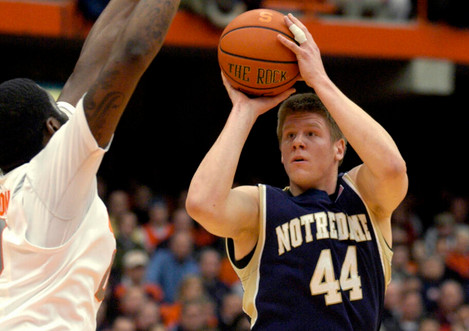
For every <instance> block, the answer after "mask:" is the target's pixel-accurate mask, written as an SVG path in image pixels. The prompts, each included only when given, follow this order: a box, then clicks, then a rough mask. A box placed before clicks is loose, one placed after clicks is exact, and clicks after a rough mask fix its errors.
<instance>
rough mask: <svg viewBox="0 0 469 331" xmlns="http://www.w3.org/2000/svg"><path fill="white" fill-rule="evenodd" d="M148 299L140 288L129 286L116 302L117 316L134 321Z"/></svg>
mask: <svg viewBox="0 0 469 331" xmlns="http://www.w3.org/2000/svg"><path fill="white" fill-rule="evenodd" d="M148 300H149V299H148V297H147V296H146V293H145V290H144V289H143V288H142V287H141V286H131V287H129V288H127V289H126V291H125V293H124V295H123V296H122V297H121V298H120V299H119V300H118V304H119V312H120V314H119V316H125V317H128V318H130V319H132V321H135V320H136V318H137V316H138V314H139V312H140V311H141V310H142V309H143V307H144V306H145V305H146V304H147V303H148Z"/></svg>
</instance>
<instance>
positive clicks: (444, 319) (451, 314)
mask: <svg viewBox="0 0 469 331" xmlns="http://www.w3.org/2000/svg"><path fill="white" fill-rule="evenodd" d="M463 304H464V291H463V287H462V286H461V284H460V283H458V282H457V281H455V280H446V281H444V282H443V283H442V284H441V287H440V296H439V299H438V307H437V310H436V316H437V317H438V320H439V322H440V324H441V326H442V327H446V328H449V327H451V324H452V323H453V322H455V320H456V318H457V312H458V310H459V309H460V308H461V306H462V305H463Z"/></svg>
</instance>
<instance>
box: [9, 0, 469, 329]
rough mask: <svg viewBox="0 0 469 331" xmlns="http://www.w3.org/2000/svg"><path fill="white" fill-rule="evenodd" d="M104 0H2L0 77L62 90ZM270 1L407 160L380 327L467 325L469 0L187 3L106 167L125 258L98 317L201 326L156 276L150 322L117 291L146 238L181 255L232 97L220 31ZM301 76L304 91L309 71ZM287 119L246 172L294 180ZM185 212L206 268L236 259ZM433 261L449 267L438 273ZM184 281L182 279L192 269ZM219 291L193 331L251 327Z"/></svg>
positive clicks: (258, 128) (263, 141) (103, 172)
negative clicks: (298, 27) (209, 262)
mask: <svg viewBox="0 0 469 331" xmlns="http://www.w3.org/2000/svg"><path fill="white" fill-rule="evenodd" d="M106 4H107V1H105V0H47V1H46V0H43V1H41V0H29V1H25V0H22V1H19V0H18V1H12V0H0V47H1V50H2V62H1V64H0V81H4V80H7V79H10V78H14V77H29V78H32V79H34V80H36V81H37V82H38V83H40V84H41V85H43V86H44V87H47V88H49V89H50V90H51V91H54V92H55V93H58V91H60V88H61V86H62V85H63V84H64V82H65V81H66V79H67V78H68V75H69V74H70V73H71V72H72V69H73V67H74V64H75V61H76V60H77V58H78V54H79V52H80V49H81V45H82V42H83V40H84V38H85V36H86V34H87V32H88V31H89V29H90V26H91V24H92V23H93V21H94V20H95V19H96V17H97V16H98V15H99V13H100V12H101V11H102V9H103V8H104V6H105V5H106ZM259 7H264V8H271V9H275V10H278V11H281V12H284V13H287V12H291V13H293V14H294V15H296V16H297V17H298V18H299V19H300V20H301V21H302V22H304V24H305V25H306V26H307V27H308V29H309V30H310V32H311V33H312V35H313V37H314V38H315V40H316V42H317V44H318V46H319V48H320V49H321V52H322V55H323V61H324V64H325V67H326V71H327V72H328V74H329V76H330V77H331V78H332V80H333V81H334V82H335V83H336V85H338V86H339V88H341V89H342V91H343V92H344V93H345V94H346V95H348V96H349V97H350V98H351V99H352V100H354V101H355V102H357V103H358V104H359V105H360V106H362V108H364V109H365V110H366V111H367V112H368V113H369V114H370V115H371V116H372V117H374V118H375V119H376V120H377V121H378V122H379V123H381V124H382V125H383V126H384V127H385V128H386V129H387V130H388V131H389V132H390V134H391V135H392V136H393V138H394V139H395V141H396V143H397V145H398V146H399V148H400V150H401V153H402V154H403V156H404V158H405V160H406V161H407V166H408V174H409V179H410V187H409V194H408V197H407V199H406V200H405V201H404V202H403V204H402V206H400V208H399V210H398V211H396V213H395V216H394V225H393V232H394V251H395V261H393V263H394V264H393V272H394V278H393V283H392V286H391V287H392V290H391V291H390V293H393V294H390V295H389V299H388V297H387V300H388V301H389V302H387V308H386V316H385V323H384V324H383V330H386V331H392V330H409V331H410V330H469V308H468V306H466V303H467V302H468V301H467V299H468V298H469V290H468V289H469V287H468V285H469V234H468V233H469V232H468V230H467V228H468V224H469V223H468V222H469V200H468V196H469V194H468V191H467V187H468V186H469V180H468V178H467V175H466V173H467V170H468V169H469V165H468V161H467V131H468V125H469V114H468V112H469V106H468V103H467V95H468V89H469V2H468V1H463V0H244V1H243V0H182V1H181V7H180V10H179V12H178V14H177V16H176V18H175V20H174V22H173V24H172V26H171V28H170V31H169V33H168V36H167V38H166V42H165V44H164V46H163V48H162V50H161V52H160V54H159V55H158V56H157V57H156V59H155V60H154V62H153V63H152V65H151V66H150V68H149V69H148V71H147V72H146V73H145V74H144V76H143V78H142V80H141V82H140V84H139V85H138V87H137V90H136V92H135V94H134V96H133V97H132V99H131V101H130V104H129V106H128V109H127V111H126V112H125V114H124V116H123V118H122V120H121V122H120V124H119V127H118V129H117V132H116V136H115V139H114V141H113V144H112V147H111V149H110V151H109V152H108V153H107V155H106V156H105V158H104V161H103V164H102V166H101V169H100V171H99V178H100V194H101V195H102V197H103V199H104V200H105V201H106V203H107V204H108V206H109V207H110V210H111V218H112V220H113V223H114V226H115V230H116V234H117V236H118V245H120V246H118V247H119V254H120V255H119V256H121V258H122V260H121V261H117V264H116V266H115V268H114V269H115V270H114V272H113V277H111V285H112V286H110V294H109V297H108V302H106V304H104V305H103V307H104V308H103V316H104V317H102V320H100V327H99V328H100V329H102V330H118V329H117V327H116V328H115V329H114V327H115V325H114V324H118V323H121V322H122V321H121V320H120V319H119V318H120V317H125V318H127V317H129V316H131V318H127V320H126V321H124V322H122V323H124V324H125V323H126V322H128V323H127V324H128V325H130V327H133V329H132V328H131V329H129V330H135V329H139V330H150V329H152V328H153V325H158V327H161V330H165V329H166V330H173V329H174V330H176V329H178V330H191V326H192V327H193V326H194V325H196V324H197V323H195V322H186V324H187V325H182V324H184V323H182V322H181V321H182V320H183V319H184V318H183V317H184V312H187V311H190V307H189V308H187V309H185V308H184V309H183V308H182V307H185V306H184V305H182V304H181V302H183V300H182V301H181V300H179V301H178V300H177V299H171V300H168V299H164V294H165V288H164V284H162V282H163V281H162V280H158V278H152V277H156V276H154V275H153V276H151V275H150V276H144V278H145V280H146V281H145V282H149V283H152V284H153V285H156V286H157V287H160V290H161V293H163V294H162V295H161V296H160V297H158V296H157V295H154V296H153V297H152V298H153V299H151V302H152V303H153V304H154V305H155V306H156V307H157V308H155V309H159V311H160V314H159V315H158V316H159V321H156V322H155V321H153V322H152V323H153V324H151V323H149V324H148V325H150V326H151V327H152V328H150V326H148V325H147V326H144V324H142V323H143V322H141V323H140V322H139V323H140V324H139V323H137V322H136V320H137V317H135V316H136V314H137V312H138V310H139V309H135V310H136V311H134V312H128V311H127V312H125V309H126V308H122V306H123V304H122V303H121V302H120V298H121V297H120V296H119V295H122V293H121V292H119V293H121V294H119V295H117V294H116V293H117V292H116V293H115V292H114V289H115V288H118V284H120V283H121V282H122V281H123V280H124V279H127V280H126V281H125V282H128V276H126V275H125V274H126V272H125V267H124V255H125V253H127V252H128V251H131V250H133V249H135V248H139V249H142V251H143V252H145V256H146V259H145V258H140V260H139V261H144V262H145V263H144V265H145V268H146V267H147V263H150V262H149V261H150V260H148V259H151V258H153V257H154V256H155V255H156V252H157V251H159V250H161V251H163V250H167V253H168V254H169V255H171V254H173V255H174V254H176V253H175V252H172V251H171V244H170V242H171V238H173V236H174V233H176V232H177V231H176V230H175V228H178V227H179V226H180V225H178V224H179V223H178V222H179V221H177V219H178V216H176V215H177V214H178V212H181V209H184V208H183V201H184V194H185V190H186V189H187V187H188V185H189V182H190V179H191V176H192V175H193V173H194V172H195V170H196V168H197V166H198V164H199V163H200V161H201V160H202V158H203V157H204V155H205V153H206V152H207V151H208V149H209V148H210V146H211V144H212V143H213V142H214V141H215V139H216V137H217V135H218V134H219V132H220V131H221V129H222V127H223V125H224V122H225V120H226V118H227V116H228V113H229V111H230V107H231V104H230V100H229V99H228V96H227V94H226V92H225V90H224V87H223V85H222V83H221V78H220V69H219V67H218V63H217V43H218V38H219V37H220V35H221V33H222V31H223V28H224V27H225V26H226V25H227V24H228V23H229V22H230V21H231V20H232V19H233V18H234V17H236V16H237V15H239V14H240V13H242V12H244V11H246V10H250V9H255V8H259ZM295 87H296V88H297V90H298V91H307V88H306V86H304V84H303V83H302V82H298V83H297V85H296V86H295ZM275 127H276V111H275V110H273V111H271V112H268V113H267V114H265V115H263V116H262V117H261V118H259V120H258V122H257V123H256V124H255V127H254V129H253V131H252V132H251V135H250V137H249V139H248V141H247V144H246V146H245V149H244V151H243V154H242V157H241V161H240V165H239V169H238V173H237V177H236V182H237V183H240V184H255V183H259V182H262V183H269V184H273V185H276V186H285V185H287V184H288V182H287V177H286V175H285V174H284V171H283V167H282V165H281V163H280V153H279V150H278V145H277V140H276V134H275ZM347 153H348V154H347V155H346V158H345V162H344V163H343V165H342V169H343V170H347V169H350V168H351V167H353V166H355V165H356V164H358V162H359V160H358V158H357V156H356V155H355V153H354V151H353V150H352V148H349V150H348V152H347ZM116 196H117V198H116ZM156 205H163V207H164V208H163V209H164V212H162V213H163V214H165V213H166V216H165V217H162V216H161V215H160V214H161V213H160V214H158V212H155V211H154V210H153V208H156V207H155V206H156ZM116 206H117V207H116ZM156 209H157V208H156ZM152 210H153V211H152ZM128 212H130V213H131V214H132V215H134V216H135V217H134V216H132V217H130V218H134V219H133V221H128V222H129V224H130V225H129V224H127V221H124V220H123V219H126V217H127V216H128V215H127V213H128ZM154 214H156V215H160V216H154ZM182 214H184V211H182ZM152 215H153V216H152ZM153 218H155V219H156V221H152V219H153ZM183 218H184V219H185V221H182V222H181V223H183V224H185V225H183V226H182V227H183V228H187V227H188V228H190V232H191V234H192V239H193V243H192V244H193V247H192V248H191V252H190V254H189V255H190V256H191V258H193V259H194V261H195V262H194V263H195V264H200V261H201V258H200V257H201V256H202V254H201V253H202V251H204V249H205V248H207V247H210V248H213V249H214V250H215V251H217V252H218V254H219V255H220V256H219V258H220V261H221V262H220V263H221V264H223V262H226V257H225V256H224V252H223V247H222V246H223V244H222V242H221V239H218V238H212V237H211V236H210V235H209V234H207V233H205V232H204V231H203V229H201V228H200V227H199V226H198V225H197V224H196V223H194V222H193V220H191V219H190V218H188V216H187V215H185V216H184V217H183ZM158 219H160V220H158ZM161 219H164V220H163V221H161ZM126 224H127V226H128V228H125V226H126ZM132 224H133V225H132ZM121 226H122V227H123V229H121ZM161 229H171V230H170V231H169V230H168V235H167V236H162V237H161V239H158V240H156V242H155V241H154V240H155V233H158V234H160V233H162V232H165V231H166V230H165V231H163V230H161ZM119 233H122V236H121V238H120V239H119ZM129 233H131V235H129ZM458 233H460V234H461V235H460V236H457V234H458ZM130 237H132V239H129V238H130ZM460 237H461V238H460ZM149 238H150V239H149ZM151 238H153V239H151ZM119 240H120V241H119ZM152 240H153V242H152ZM119 242H120V243H119ZM134 253H135V252H134ZM128 259H131V258H128ZM135 259H137V260H138V258H134V260H135ZM147 260H148V261H147ZM428 261H430V262H428ZM129 263H130V262H129ZM142 263H143V262H142ZM155 263H156V262H155ZM432 263H433V265H432ZM129 265H132V266H134V267H141V265H140V264H138V265H137V266H135V263H134V264H132V263H130V264H129ZM425 266H426V267H425ZM129 268H130V267H129ZM155 268H156V267H155ZM425 268H427V269H425ZM440 269H441V271H439V270H440ZM194 270H195V271H193V272H189V273H188V274H197V275H198V276H200V277H201V278H203V277H202V275H201V272H200V270H201V266H200V265H198V266H196V267H195V269H194ZM224 270H225V269H224ZM226 270H228V271H226ZM226 270H225V273H223V272H221V271H217V272H216V273H217V277H220V273H222V274H223V275H225V276H224V277H225V278H223V277H222V278H223V282H224V283H229V285H230V288H231V290H230V293H232V292H236V291H237V290H236V289H235V288H236V279H233V278H230V277H232V276H233V275H232V273H230V271H229V267H228V269H226ZM424 270H431V271H435V270H436V271H435V273H436V274H437V275H426V274H425V273H424V272H423V271H424ZM145 272H146V273H145V274H146V275H147V274H151V272H149V271H148V270H145ZM142 277H143V276H142ZM432 277H433V278H432ZM180 278H181V283H182V279H184V277H182V276H181V277H180ZM142 279H143V278H142ZM410 280H412V281H410ZM450 281H455V283H456V284H454V283H451V284H452V285H453V289H454V287H456V289H455V291H456V292H457V293H462V294H463V295H462V298H461V299H460V300H459V301H458V302H456V303H444V302H440V300H441V298H444V297H447V295H444V294H442V293H444V291H445V289H446V288H445V286H446V285H448V284H447V283H448V282H450ZM206 282H207V280H206ZM130 283H132V284H133V282H130ZM137 283H138V281H137ZM233 284H235V285H233ZM451 284H450V285H448V287H451ZM134 285H135V284H134ZM173 285H174V284H173ZM205 285H207V284H205ZM180 287H181V288H182V285H181V284H179V283H178V284H177V288H178V290H179V288H180ZM233 288H234V289H233ZM167 291H170V290H169V289H168V290H167ZM238 291H239V290H238ZM124 292H125V291H124ZM202 292H203V291H202ZM145 293H147V295H146V296H148V291H147V292H145ZM152 293H153V292H152ZM394 293H397V294H394ZM393 295H394V297H393ZM208 297H210V295H209V296H208ZM223 297H224V296H223ZM166 298H168V296H166ZM210 298H211V299H210V300H211V301H210V300H209V302H211V303H212V304H213V302H215V303H216V304H213V305H212V315H211V316H212V317H211V318H212V319H210V318H207V320H206V321H205V322H204V323H205V324H203V328H202V327H200V328H194V327H193V330H202V329H213V330H215V329H219V330H235V329H236V328H237V327H239V330H242V328H243V325H242V323H239V325H240V326H235V325H234V322H233V320H234V317H232V318H231V320H232V323H231V324H230V323H228V322H226V323H221V322H220V321H223V320H224V319H229V318H225V317H222V312H221V307H222V297H220V298H216V299H214V297H210ZM407 300H408V301H409V303H407ZM412 300H413V301H412ZM137 302H138V300H137ZM175 302H179V304H180V305H179V306H178V307H179V308H178V309H179V311H178V309H176V313H174V309H169V313H168V310H167V309H166V308H167V306H168V305H169V306H170V307H172V308H174V304H175ZM184 302H189V300H185V301H184ZM237 304H238V306H239V302H238V303H234V306H235V307H237V308H236V309H237V310H236V309H235V312H237V313H239V307H238V306H237ZM406 304H407V306H406ZM448 305H449V306H450V308H448V307H447V306H448ZM451 305H453V306H451ZM165 307H166V308H165ZM204 307H205V308H204V309H205V310H207V307H206V305H205V306H204ZM415 307H420V310H419V309H416V308H415ZM412 308H413V310H412ZM165 309H166V310H165ZM406 309H407V310H406ZM208 310H209V311H210V309H208ZM161 311H162V313H161ZM171 314H175V315H174V316H176V317H174V316H173V315H171ZM187 314H188V315H189V313H187ZM150 315H151V314H150ZM195 315H200V314H195ZM208 315H210V314H208ZM208 315H207V316H208ZM232 315H236V314H234V313H232ZM168 316H169V317H168ZM171 316H173V317H171ZM186 317H187V316H186ZM125 318H124V319H125ZM208 320H210V323H209V322H207V321H208ZM241 320H242V319H241ZM215 321H216V322H215ZM236 321H237V320H236ZM207 323H208V324H207ZM225 324H226V325H225ZM228 324H230V325H228ZM432 327H434V328H433V329H432ZM152 330H153V329H152ZM154 330H156V328H155V329H154ZM236 330H237V329H236Z"/></svg>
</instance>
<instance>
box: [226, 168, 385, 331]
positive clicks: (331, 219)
mask: <svg viewBox="0 0 469 331" xmlns="http://www.w3.org/2000/svg"><path fill="white" fill-rule="evenodd" d="M259 191H260V199H261V200H260V202H261V203H260V205H261V213H260V214H261V216H260V231H259V238H258V242H257V245H256V248H255V249H254V251H253V253H252V255H251V256H250V258H249V262H248V263H247V264H246V265H245V266H244V267H240V265H239V264H238V267H239V268H238V267H236V263H233V261H234V257H233V250H232V247H231V249H230V245H231V246H232V241H228V248H229V249H228V251H229V255H230V259H231V260H232V263H233V267H234V269H235V270H236V272H237V273H238V276H239V277H240V279H241V281H242V283H243V288H244V291H245V293H244V298H243V308H244V310H245V312H246V313H247V314H248V315H249V316H250V318H251V325H252V330H311V329H314V330H357V331H363V330H367V331H368V330H369V331H372V330H378V329H379V325H380V322H381V313H382V310H383V303H384V293H385V289H386V286H387V284H388V283H389V281H390V262H391V257H392V251H391V249H390V248H389V246H387V244H386V242H385V241H384V239H383V237H382V234H381V232H380V230H379V227H378V226H377V224H375V222H374V220H373V219H372V218H371V217H370V214H369V213H368V210H367V207H366V205H365V204H364V202H363V200H362V199H361V197H360V195H359V193H358V192H357V190H356V187H355V185H354V184H353V182H352V180H351V179H350V177H349V176H348V175H340V176H339V178H338V189H337V192H336V197H335V198H331V197H330V196H328V194H327V193H326V192H324V191H320V190H315V189H310V190H308V191H306V192H304V193H303V194H301V195H299V196H296V197H294V196H292V195H291V194H290V192H289V191H288V190H281V189H278V188H274V187H271V186H266V185H260V186H259Z"/></svg>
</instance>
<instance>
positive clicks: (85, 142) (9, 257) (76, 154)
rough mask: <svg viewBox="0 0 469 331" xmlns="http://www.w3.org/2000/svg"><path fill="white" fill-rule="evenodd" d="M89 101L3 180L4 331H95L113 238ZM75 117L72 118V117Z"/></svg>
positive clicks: (0, 306) (0, 316)
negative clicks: (88, 114) (99, 189)
mask: <svg viewBox="0 0 469 331" xmlns="http://www.w3.org/2000/svg"><path fill="white" fill-rule="evenodd" d="M82 102H83V99H82V100H80V102H79V103H78V105H77V107H76V110H75V109H74V107H72V106H71V105H68V104H64V103H62V104H60V103H59V107H60V108H61V109H62V110H63V111H64V112H65V113H66V114H67V115H69V118H70V119H69V121H68V122H67V123H65V124H64V125H63V126H62V127H61V128H60V129H59V130H58V131H57V132H56V133H55V134H54V135H53V136H52V138H51V140H50V141H49V143H48V144H47V145H46V147H45V148H44V149H43V150H42V151H41V152H40V153H39V154H37V155H36V156H35V157H34V158H33V159H31V161H30V162H29V163H27V164H24V165H22V166H20V167H18V168H16V169H14V170H12V171H10V172H9V173H7V174H4V175H1V173H0V329H1V330H9V331H12V330H21V331H23V330H41V331H42V330H50V331H52V330H96V314H97V311H98V308H99V306H100V304H101V301H102V300H103V298H104V288H105V286H106V283H107V280H108V277H109V272H110V269H111V264H112V260H113V255H114V252H115V247H116V243H115V238H114V234H113V233H112V230H111V228H110V223H109V215H108V213H107V209H106V206H105V205H104V203H103V201H102V200H101V199H100V198H99V196H98V193H97V185H96V173H97V170H98V168H99V165H100V163H101V161H102V158H103V156H104V153H105V152H106V149H102V148H100V147H99V146H98V145H97V143H96V140H95V139H94V137H93V135H92V133H91V131H90V129H89V127H88V123H87V121H86V117H85V113H84V110H83V104H82ZM73 111H75V113H74V114H73V115H72V112H73Z"/></svg>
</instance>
